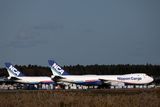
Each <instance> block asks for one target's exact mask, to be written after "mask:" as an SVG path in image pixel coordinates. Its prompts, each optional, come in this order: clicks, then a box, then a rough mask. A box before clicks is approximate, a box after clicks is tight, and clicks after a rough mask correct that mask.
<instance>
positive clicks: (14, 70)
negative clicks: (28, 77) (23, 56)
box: [9, 65, 20, 76]
mask: <svg viewBox="0 0 160 107" xmlns="http://www.w3.org/2000/svg"><path fill="white" fill-rule="evenodd" d="M9 70H11V71H12V72H13V73H14V74H15V75H17V76H19V74H20V72H19V71H18V70H17V69H16V68H14V67H13V66H12V65H11V66H10V67H9Z"/></svg>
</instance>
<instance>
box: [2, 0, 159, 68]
mask: <svg viewBox="0 0 160 107" xmlns="http://www.w3.org/2000/svg"><path fill="white" fill-rule="evenodd" d="M50 58H52V59H55V60H56V61H57V62H58V63H59V64H60V65H76V64H83V65H88V64H89V65H90V64H146V63H150V64H160V0H0V67H4V62H6V61H10V62H12V63H13V64H18V65H28V64H37V65H44V66H46V65H47V60H48V59H50Z"/></svg>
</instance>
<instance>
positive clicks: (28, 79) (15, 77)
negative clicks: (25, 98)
mask: <svg viewBox="0 0 160 107" xmlns="http://www.w3.org/2000/svg"><path fill="white" fill-rule="evenodd" d="M5 67H6V69H7V71H8V74H9V77H8V79H9V80H10V81H11V82H16V83H26V84H39V83H54V81H53V80H52V79H51V77H47V76H24V75H23V74H22V73H21V72H20V71H19V70H17V69H16V68H15V67H14V66H13V65H12V64H11V63H8V62H7V63H5Z"/></svg>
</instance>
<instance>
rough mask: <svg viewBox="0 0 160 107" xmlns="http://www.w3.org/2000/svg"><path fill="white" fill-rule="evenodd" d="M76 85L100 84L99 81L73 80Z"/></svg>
mask: <svg viewBox="0 0 160 107" xmlns="http://www.w3.org/2000/svg"><path fill="white" fill-rule="evenodd" d="M75 83H76V84H78V85H101V84H102V82H101V81H89V82H83V81H76V82H75Z"/></svg>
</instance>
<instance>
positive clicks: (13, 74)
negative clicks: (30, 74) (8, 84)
mask: <svg viewBox="0 0 160 107" xmlns="http://www.w3.org/2000/svg"><path fill="white" fill-rule="evenodd" d="M5 66H6V69H7V71H8V73H9V76H10V77H19V76H23V74H22V73H21V72H20V71H18V70H17V69H16V68H15V67H14V66H13V65H12V64H11V63H9V62H6V63H5Z"/></svg>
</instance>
